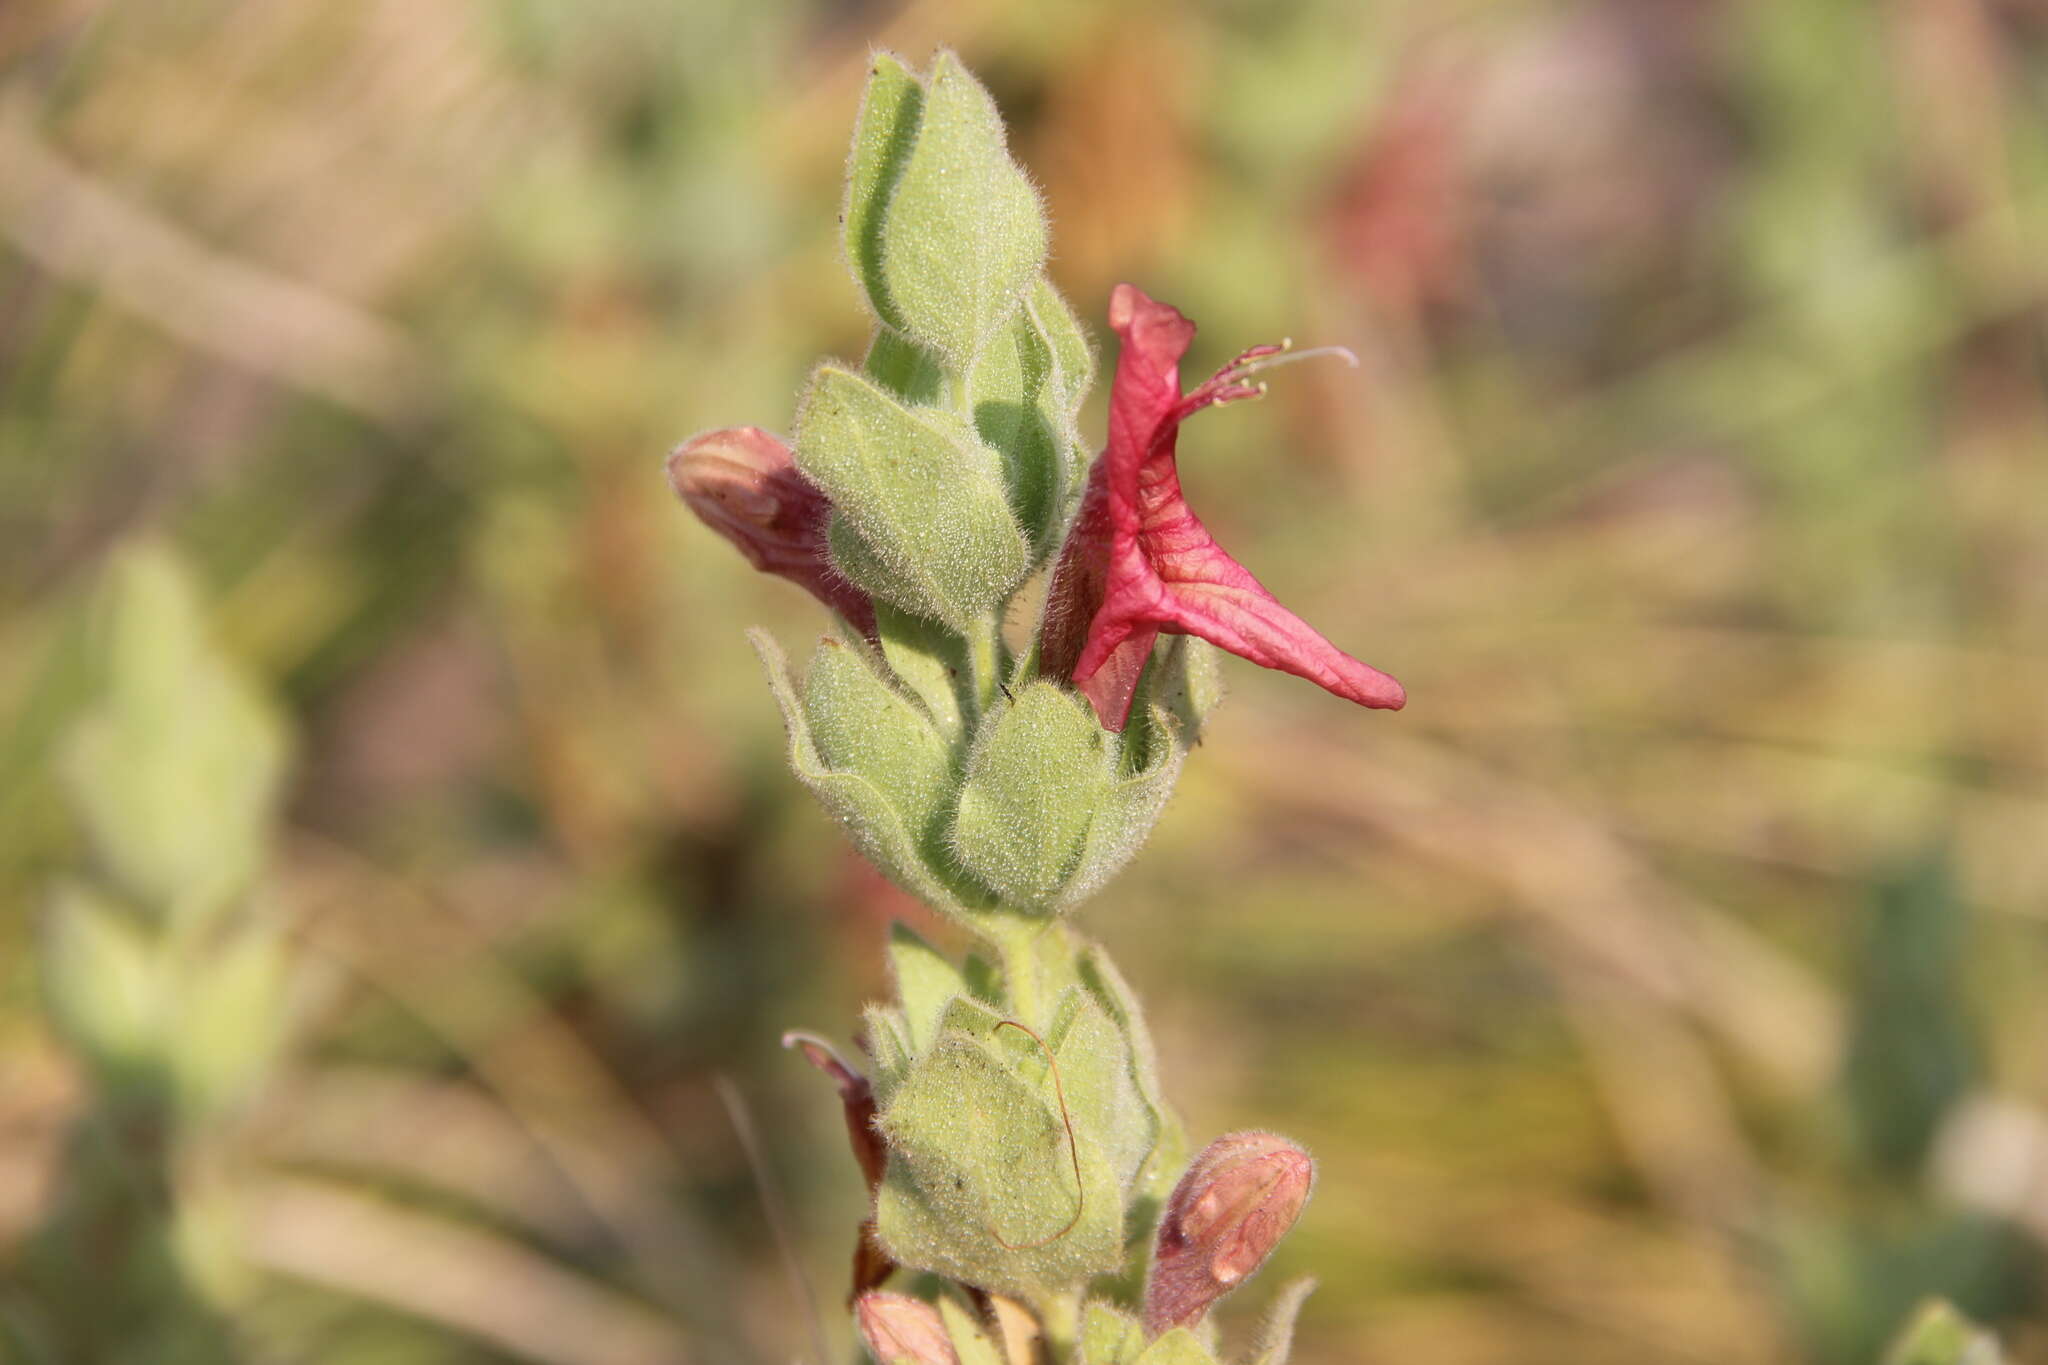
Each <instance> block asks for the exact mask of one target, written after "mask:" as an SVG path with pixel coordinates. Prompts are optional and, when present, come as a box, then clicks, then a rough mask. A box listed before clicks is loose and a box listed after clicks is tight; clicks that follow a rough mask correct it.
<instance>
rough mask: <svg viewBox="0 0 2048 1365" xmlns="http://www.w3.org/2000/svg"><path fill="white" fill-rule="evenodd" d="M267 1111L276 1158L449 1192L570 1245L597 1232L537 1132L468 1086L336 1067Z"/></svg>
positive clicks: (316, 1073)
mask: <svg viewBox="0 0 2048 1365" xmlns="http://www.w3.org/2000/svg"><path fill="white" fill-rule="evenodd" d="M265 1107H266V1114H265V1123H264V1127H265V1129H266V1131H265V1133H264V1138H263V1147H264V1150H265V1151H266V1152H267V1153H268V1154H269V1155H270V1156H271V1157H272V1158H273V1159H276V1160H282V1161H287V1162H293V1163H298V1162H317V1163H319V1164H320V1165H321V1166H322V1167H324V1168H326V1169H330V1170H334V1171H350V1172H360V1173H362V1174H364V1175H366V1176H370V1177H372V1178H377V1177H386V1178H395V1179H398V1180H400V1181H404V1182H409V1183H412V1184H415V1185H418V1186H424V1187H427V1188H431V1189H435V1190H442V1191H447V1192H449V1193H452V1194H455V1195H458V1196H460V1197H462V1198H464V1199H466V1200H469V1201H471V1202H472V1203H474V1204H476V1205H477V1206H478V1207H479V1208H482V1209H486V1210H488V1211H489V1212H490V1213H491V1214H493V1215H494V1216H496V1217H500V1218H504V1219H506V1220H508V1221H510V1222H512V1223H516V1224H518V1225H519V1226H522V1227H525V1228H528V1229H531V1230H532V1231H534V1232H536V1233H539V1234H541V1235H543V1236H546V1237H551V1238H556V1239H559V1240H561V1241H564V1242H575V1241H578V1240H581V1239H584V1238H587V1237H590V1236H592V1235H593V1234H594V1233H596V1232H597V1231H598V1230H599V1227H598V1223H597V1220H596V1219H594V1218H593V1217H592V1215H591V1212H590V1209H589V1208H588V1207H587V1206H586V1205H585V1203H584V1202H583V1200H581V1199H580V1198H578V1197H577V1195H576V1192H575V1190H574V1189H573V1188H572V1187H571V1186H570V1185H569V1184H568V1182H567V1181H566V1180H565V1179H564V1178H563V1176H562V1174H561V1172H560V1171H559V1170H558V1169H557V1168H556V1166H555V1165H554V1163H553V1162H552V1161H550V1160H549V1159H548V1156H547V1154H546V1152H545V1151H544V1149H543V1148H542V1147H541V1145H540V1144H539V1143H538V1142H537V1141H536V1140H535V1138H534V1135H533V1134H532V1132H531V1131H529V1130H528V1129H527V1128H525V1127H524V1126H522V1125H521V1124H520V1122H519V1121H518V1118H517V1116H516V1115H514V1114H513V1113H512V1112H511V1111H509V1110H508V1109H507V1108H506V1107H505V1106H504V1105H502V1104H500V1103H498V1102H497V1101H496V1100H495V1099H494V1098H492V1097H491V1096H490V1095H488V1094H486V1093H485V1092H484V1091H483V1090H481V1089H479V1088H478V1087H476V1086H474V1085H472V1084H470V1083H468V1082H466V1081H460V1080H447V1079H442V1078H437V1077H431V1076H423V1075H419V1074H417V1073H414V1072H410V1071H405V1070H401V1069H399V1068H396V1067H385V1066H368V1065H329V1066H323V1067H320V1068H318V1069H315V1070H311V1071H308V1072H306V1073H305V1074H303V1075H300V1076H295V1077H294V1078H293V1079H292V1082H291V1083H290V1084H289V1085H287V1086H285V1087H282V1088H281V1089H280V1090H279V1091H278V1093H277V1094H275V1095H274V1096H272V1097H271V1098H270V1100H269V1102H268V1103H267V1104H266V1106H265Z"/></svg>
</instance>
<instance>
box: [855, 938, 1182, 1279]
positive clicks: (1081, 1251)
mask: <svg viewBox="0 0 2048 1365" xmlns="http://www.w3.org/2000/svg"><path fill="white" fill-rule="evenodd" d="M890 958H891V961H892V963H893V966H894V969H895V978H896V986H897V1001H896V1003H894V1004H891V1005H886V1006H874V1007H872V1008H870V1010H869V1011H868V1015H867V1019H866V1029H867V1043H868V1047H869V1050H870V1052H871V1054H872V1055H873V1057H874V1060H875V1065H876V1074H875V1077H874V1086H875V1098H876V1101H877V1103H878V1104H879V1105H880V1120H879V1127H880V1129H881V1132H882V1134H883V1136H884V1138H885V1139H886V1140H887V1142H888V1144H889V1152H890V1161H889V1170H888V1175H887V1177H886V1178H885V1179H884V1181H883V1183H882V1187H881V1189H880V1190H879V1192H878V1195H877V1200H876V1220H877V1227H878V1230H879V1232H880V1234H881V1237H882V1241H883V1244H884V1246H885V1247H886V1248H887V1250H888V1251H889V1253H890V1255H891V1256H892V1257H893V1258H894V1259H895V1260H896V1261H897V1262H898V1263H899V1264H903V1265H907V1266H912V1267H915V1268H918V1269H924V1270H931V1271H935V1272H937V1273H939V1274H942V1275H946V1276H948V1277H950V1278H953V1279H956V1280H959V1281H961V1282H963V1283H966V1284H971V1285H974V1286H975V1287H977V1288H981V1289H986V1290H989V1291H991V1292H995V1293H1002V1294H1009V1295H1011V1296H1013V1297H1015V1298H1018V1299H1021V1300H1023V1301H1024V1302H1027V1303H1032V1304H1045V1303H1048V1302H1051V1301H1054V1300H1057V1299H1058V1298H1059V1297H1060V1296H1062V1295H1065V1294H1070V1293H1072V1292H1073V1291H1074V1289H1075V1288H1076V1287H1078V1286H1081V1285H1085V1284H1086V1283H1087V1282H1088V1281H1089V1280H1090V1279H1093V1278H1094V1277H1096V1276H1098V1275H1113V1274H1115V1273H1117V1272H1118V1271H1119V1270H1121V1269H1122V1267H1123V1264H1124V1260H1125V1253H1126V1249H1127V1245H1128V1243H1129V1242H1130V1241H1131V1240H1133V1239H1142V1238H1143V1237H1144V1236H1145V1235H1146V1234H1147V1233H1148V1232H1149V1231H1150V1229H1151V1221H1152V1215H1153V1213H1155V1212H1156V1210H1157V1207H1158V1203H1159V1201H1160V1200H1161V1199H1163V1198H1164V1196H1165V1195H1166V1193H1167V1191H1168V1189H1169V1188H1170V1186H1171V1184H1172V1181H1173V1178H1174V1176H1176V1175H1177V1174H1178V1173H1179V1169H1180V1165H1181V1163H1182V1160H1183V1159H1184V1157H1185V1151H1186V1144H1185V1142H1184V1140H1183V1138H1182V1136H1181V1131H1180V1126H1179V1124H1178V1122H1177V1121H1176V1120H1175V1119H1174V1118H1173V1116H1172V1114H1171V1113H1170V1112H1169V1111H1168V1110H1167V1109H1166V1107H1165V1104H1164V1102H1163V1101H1162V1100H1161V1099H1160V1096H1159V1087H1158V1079H1157V1076H1156V1071H1155V1064H1154V1061H1153V1054H1152V1044H1151V1039H1150V1038H1149V1036H1148V1035H1147V1034H1146V1032H1145V1025H1144V1021H1143V1020H1142V1018H1141V1017H1140V1016H1139V1014H1138V1009H1137V1005H1136V1002H1135V1001H1134V1000H1133V999H1132V997H1131V993H1130V989H1129V988H1128V987H1127V986H1126V985H1125V984H1124V982H1123V979H1122V978H1121V977H1120V976H1118V975H1117V972H1116V968H1115V967H1114V966H1113V965H1111V963H1110V962H1109V959H1108V957H1107V956H1106V955H1104V954H1103V953H1102V951H1101V950H1100V949H1099V948H1096V947H1093V946H1092V945H1083V944H1081V943H1079V942H1078V941H1077V940H1076V939H1075V938H1074V937H1073V936H1072V935H1069V934H1067V933H1065V932H1063V931H1059V930H1055V931H1054V932H1053V933H1050V934H1046V935H1042V936H1041V937H1040V938H1039V939H1038V940H1037V941H1036V943H1035V944H1034V945H1033V949H1032V951H1031V953H1030V955H1029V957H1028V959H1027V960H1024V961H1019V962H1013V963H1011V964H1010V965H1009V967H1008V968H1007V972H1006V974H1007V975H1011V976H1015V975H1016V974H1019V973H1028V974H1029V975H1030V976H1031V977H1032V978H1034V979H1033V980H1032V981H1031V982H1030V986H1029V989H1030V990H1031V991H1033V992H1036V993H1037V994H1038V996H1039V998H1040V999H1042V1000H1043V1001H1044V1002H1045V1011H1044V1012H1045V1014H1046V1015H1047V1017H1048V1022H1047V1023H1046V1024H1045V1025H1044V1026H1043V1027H1042V1028H1036V1029H1034V1028H1030V1027H1027V1026H1023V1025H1021V1024H1020V1023H1018V1021H1017V1018H1016V1008H1015V1007H1016V1005H1017V1003H1018V1002H1017V1001H1016V999H1015V998H1014V996H1015V994H1016V991H1015V987H1017V986H1019V985H1021V984H1023V983H1021V982H1018V981H1015V980H1009V981H1005V980H1002V979H999V977H998V976H997V974H996V972H995V971H994V970H993V969H992V967H991V966H990V964H988V963H987V962H986V961H985V960H984V959H981V958H979V957H972V958H970V959H969V960H968V962H967V965H966V967H965V969H964V970H963V969H958V968H955V967H954V966H953V965H952V964H951V963H950V962H948V961H947V960H946V959H945V958H944V957H943V956H941V955H940V954H939V953H938V952H936V951H935V950H934V949H932V948H931V947H930V946H929V945H928V944H926V943H925V942H924V941H923V940H922V939H919V938H918V937H917V936H916V935H914V934H912V933H910V932H909V931H908V930H905V929H902V928H898V929H897V930H896V931H895V934H894V936H893V939H892V941H891V943H890ZM1070 1130H1071V1131H1070Z"/></svg>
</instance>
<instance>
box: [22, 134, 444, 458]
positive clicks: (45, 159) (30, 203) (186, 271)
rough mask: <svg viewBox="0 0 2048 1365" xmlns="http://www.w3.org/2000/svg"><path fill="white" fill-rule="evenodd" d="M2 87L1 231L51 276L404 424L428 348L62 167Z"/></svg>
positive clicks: (290, 381) (279, 376)
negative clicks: (219, 248)
mask: <svg viewBox="0 0 2048 1365" xmlns="http://www.w3.org/2000/svg"><path fill="white" fill-rule="evenodd" d="M33 117H34V116H33V112H32V108H31V106H30V104H29V102H28V101H27V100H26V99H25V98H24V97H22V96H20V95H18V94H17V95H13V96H7V97H4V98H0V236H4V237H5V238H6V240H7V241H8V242H9V243H10V244H11V245H12V246H14V248H15V249H16V250H18V251H20V252H21V253H22V255H24V256H26V257H27V258H28V259H29V260H31V261H33V262H35V263H36V264H37V265H38V266H40V267H42V268H43V269H44V270H46V271H48V272H49V273H50V274H52V275H55V276H57V277H58V278H60V279H62V280H65V281H67V282H69V283H71V284H75V285H79V286H82V287H84V288H87V289H91V290H93V291H95V292H97V293H99V294H100V295H101V296H102V297H104V298H105V299H107V300H108V301H109V302H111V303H113V304H115V305H116V306H118V307H120V308H123V309H126V310H127V311H128V312H130V313H133V314H135V315H136V316H137V317H140V318H142V319H144V320H146V321H147V322H149V323H151V324H152V325H154V326H156V327H159V328H162V329H163V330H164V331H166V332H168V333H170V334H171V335H172V336H175V337H178V338H179V339H180V340H182V341H184V342H186V343H187V344H189V345H192V346H196V347H198V348H199V349H201V350H204V351H208V352H210V353H212V354H214V355H217V356H219V357H221V358H223V359H225V360H228V361H230V362H232V363H233V364H235V365H238V366H240V367H241V368H243V369H245V370H248V371H250V372H252V373H255V374H260V375H263V376H265V377H267V378H270V379H274V380H276V381H278V382H280V383H282V384H286V385H289V386H290V387H292V388H296V389H301V390H304V391H305V392H308V393H312V394H316V395H318V396H319V397H322V398H325V399H327V400H328V401H330V402H332V403H335V404H337V405H339V406H341V407H344V408H347V409H349V410H350V411H352V412H355V413H357V414H359V415H361V416H363V417H366V418H369V419H370V420H372V421H374V422H376V423H378V424H379V425H381V426H384V427H389V428H394V429H406V428H409V427H410V426H411V425H412V424H413V422H414V420H415V419H416V418H417V416H418V415H419V413H420V411H421V409H422V407H423V405H424V398H425V394H426V389H425V386H424V384H423V377H424V376H426V375H428V374H430V373H431V372H432V366H431V365H430V364H429V361H428V357H427V356H426V355H425V353H424V352H422V351H421V350H420V349H419V348H418V347H416V346H415V345H414V344H413V343H412V342H411V341H410V340H409V339H407V338H406V337H405V336H404V334H403V333H401V332H399V331H398V330H397V329H396V328H394V327H392V326H391V325H389V324H388V323H385V322H383V321H381V320H379V319H377V318H375V317H373V316H372V315H370V314H369V313H367V312H364V311H363V310H361V309H359V308H356V307H354V306H352V305H350V304H348V303H346V302H344V301H342V300H340V299H336V298H333V297H332V296H330V295H327V294H324V293H321V292H320V291H318V290H316V289H312V288H309V287H308V286H306V285H304V284H301V283H299V282H297V281H295V280H292V279H289V278H287V277H285V276H283V275H280V274H277V273H276V272H274V271H269V270H264V269H262V268H260V267H257V266H254V265H250V264H248V263H247V262H245V261H241V260H237V259H234V258H232V257H230V256H227V255H225V254H223V253H221V252H217V251H214V250H211V249H209V248H208V247H206V246H205V245H204V244H202V243H200V242H199V241H197V240H196V239H195V238H193V237H192V236H190V235H189V234H187V233H184V232H182V231H180V230H179V229H178V228H177V227H176V226H174V225H172V224H171V223H169V222H167V221H165V220H164V219H163V218H161V217H159V216H157V215H155V214H153V213H151V212H150V211H149V210H147V209H146V208H144V207H142V206H141V205H138V204H136V203H133V202H131V201H130V200H128V199H126V198H124V197H122V196H121V195H120V194H117V193H116V192H114V191H113V190H111V189H109V188H108V187H106V186H105V185H103V184H101V183H100V182H99V181H97V180H95V179H93V178H92V177H91V176H90V175H88V174H86V173H85V172H83V171H81V170H79V169H78V168H77V167H75V166H73V165H71V164H70V163H69V162H68V161H66V160H65V159H64V158H63V157H62V156H60V155H59V154H58V153H57V152H56V151H54V150H53V149H51V148H50V147H49V146H48V145H47V144H46V143H44V142H43V141H42V139H40V138H39V137H37V136H36V133H35V128H34V122H33Z"/></svg>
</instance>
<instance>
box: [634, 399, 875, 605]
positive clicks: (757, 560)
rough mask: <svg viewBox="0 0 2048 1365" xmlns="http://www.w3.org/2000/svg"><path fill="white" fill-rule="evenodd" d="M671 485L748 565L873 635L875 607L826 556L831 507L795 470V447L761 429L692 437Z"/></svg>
mask: <svg viewBox="0 0 2048 1365" xmlns="http://www.w3.org/2000/svg"><path fill="white" fill-rule="evenodd" d="M668 481H669V486H670V487H672V488H674V489H675V490H676V496H677V497H679V498H681V499H682V500H683V501H684V502H685V503H686V504H688V506H689V509H690V510H691V511H692V512H695V513H696V514H697V518H698V520H700V521H702V522H703V523H704V524H705V525H706V526H709V527H710V528H711V529H712V530H714V531H716V532H718V534H720V535H722V536H724V537H725V538H726V539H727V540H729V541H731V542H732V543H733V544H734V545H736V546H738V547H739V551H740V553H741V554H743V555H745V556H746V557H747V562H748V563H749V564H752V565H753V566H754V567H755V568H757V569H759V570H760V571H761V572H763V573H772V574H775V575H776V576H778V577H781V578H787V579H788V580H789V581H790V582H792V583H795V584H798V585H799V586H801V587H803V588H805V589H806V590H808V591H809V592H810V594H811V596H813V597H815V598H817V599H818V600H819V601H820V602H823V603H824V604H825V605H826V606H828V607H830V608H832V609H833V610H834V611H836V612H838V613H839V614H840V615H841V616H844V617H845V618H846V619H847V620H848V621H850V622H852V623H853V626H854V628H855V629H857V630H859V631H861V632H862V633H863V634H865V635H868V636H870V637H872V636H873V635H874V633H875V607H874V603H872V602H870V601H869V600H868V595H867V594H866V593H864V592H862V591H861V590H860V589H859V588H856V587H855V586H854V585H853V584H851V583H849V582H847V581H846V579H845V578H843V577H841V576H840V574H839V571H838V570H836V569H834V568H833V567H832V561H831V560H830V558H828V557H827V555H826V550H825V531H826V527H827V524H828V523H829V522H830V520H831V516H832V503H831V501H830V500H829V499H827V498H826V496H825V495H824V494H823V493H821V492H819V491H818V489H817V488H815V487H814V486H812V484H811V482H810V481H809V480H808V479H806V478H805V477H804V476H803V472H802V471H801V470H799V469H798V468H797V467H796V459H795V457H794V456H792V455H791V454H790V452H789V447H788V446H786V445H784V444H783V443H782V442H781V441H780V440H778V439H776V438H775V437H774V436H772V435H770V434H769V433H768V432H765V431H763V430H761V428H759V427H726V428H724V429H723V430H720V431H707V432H705V433H704V434H703V435H701V436H692V437H691V438H690V439H689V440H687V441H685V442H683V443H682V444H681V445H679V446H677V447H676V448H675V450H673V451H672V452H670V454H669V457H668Z"/></svg>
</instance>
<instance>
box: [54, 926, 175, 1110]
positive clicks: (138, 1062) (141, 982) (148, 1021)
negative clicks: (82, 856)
mask: <svg viewBox="0 0 2048 1365" xmlns="http://www.w3.org/2000/svg"><path fill="white" fill-rule="evenodd" d="M40 947H41V963H40V966H41V972H40V977H41V980H40V985H41V989H42V995H43V1001H44V1004H45V1006H46V1008H47V1009H48V1010H49V1013H50V1017H51V1019H52V1020H54V1021H55V1023H56V1025H57V1029H58V1032H59V1033H61V1034H62V1035H63V1037H64V1038H65V1040H66V1041H68V1042H69V1043H70V1044H71V1046H72V1047H74V1048H76V1049H77V1050H78V1051H79V1052H80V1053H82V1054H83V1055H84V1056H85V1057H86V1058H88V1059H89V1060H90V1061H91V1062H92V1063H93V1065H94V1066H95V1067H97V1068H99V1070H100V1071H101V1072H102V1073H103V1076H104V1077H105V1078H106V1079H108V1080H111V1081H113V1082H115V1083H116V1084H120V1083H134V1082H137V1081H140V1080H143V1079H145V1078H146V1077H148V1076H149V1075H150V1074H151V1073H153V1072H155V1071H156V1070H157V1069H158V1068H159V1067H160V1065H161V1063H162V1061H163V1049H164V1046H165V1044H166V1043H167V1042H168V1041H169V1038H168V1036H167V1033H166V1029H165V1025H166V1024H167V1023H168V1022H169V1019H168V1015H169V1011H170V994H171V992H170V988H169V983H168V982H167V981H166V980H165V979H164V972H163V969H162V966H161V965H160V962H159V959H158V955H157V952H156V949H155V944H154V943H153V942H152V941H151V938H150V936H149V934H147V933H146V932H145V931H144V929H143V926H142V925H141V924H139V923H138V922H137V921H136V920H135V918H134V917H133V916H131V915H129V914H128V913H127V912H126V911H124V910H122V909H121V908H120V907H119V906H117V905H115V904H113V903H112V902H111V901H108V900H106V899H104V898H103V897H101V896H99V895H98V894H96V893H94V892H92V891H88V890H87V889H86V888H84V887H82V886H75V885H65V886H61V887H59V888H58V890H57V894H56V899H55V902H54V903H53V904H52V905H51V907H50V914H49V919H48V920H47V921H46V924H45V928H44V932H43V938H42V942H41V944H40Z"/></svg>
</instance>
